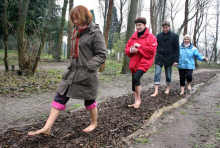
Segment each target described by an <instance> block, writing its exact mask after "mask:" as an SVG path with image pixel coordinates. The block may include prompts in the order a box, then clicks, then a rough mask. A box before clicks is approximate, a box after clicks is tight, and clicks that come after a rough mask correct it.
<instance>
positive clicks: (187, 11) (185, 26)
mask: <svg viewBox="0 0 220 148" xmlns="http://www.w3.org/2000/svg"><path fill="white" fill-rule="evenodd" d="M188 19H189V0H186V1H185V18H184V30H183V35H185V34H187V31H188Z"/></svg>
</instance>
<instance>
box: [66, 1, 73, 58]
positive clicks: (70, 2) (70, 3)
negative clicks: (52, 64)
mask: <svg viewBox="0 0 220 148" xmlns="http://www.w3.org/2000/svg"><path fill="white" fill-rule="evenodd" d="M73 3H74V1H73V0H69V12H70V10H71V8H73ZM71 37H72V25H71V22H70V20H69V21H68V39H67V58H69V57H70V48H71Z"/></svg>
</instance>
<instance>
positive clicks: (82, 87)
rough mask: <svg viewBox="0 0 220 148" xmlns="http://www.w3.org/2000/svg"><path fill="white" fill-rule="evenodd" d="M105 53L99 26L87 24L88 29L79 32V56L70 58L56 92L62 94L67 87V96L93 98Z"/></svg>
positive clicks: (95, 93)
mask: <svg viewBox="0 0 220 148" xmlns="http://www.w3.org/2000/svg"><path fill="white" fill-rule="evenodd" d="M106 53H107V50H106V46H105V41H104V37H103V35H102V33H101V31H100V29H99V26H98V25H95V24H93V23H91V24H89V26H88V29H87V30H86V31H84V32H82V33H81V34H80V38H79V57H78V58H77V59H71V60H70V64H69V66H68V67H67V71H66V72H65V73H64V74H63V78H62V81H61V82H60V84H59V86H58V89H57V92H58V93H59V94H61V95H63V94H64V93H65V92H66V91H67V88H68V91H67V97H70V98H74V99H84V100H91V99H94V100H95V99H96V97H97V89H98V77H97V70H98V68H99V67H100V66H101V64H103V63H104V61H105V59H106Z"/></svg>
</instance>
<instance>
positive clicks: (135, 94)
mask: <svg viewBox="0 0 220 148" xmlns="http://www.w3.org/2000/svg"><path fill="white" fill-rule="evenodd" d="M133 94H134V99H135V102H134V103H133V104H130V105H128V107H134V105H135V104H136V101H137V99H136V98H137V93H136V91H134V93H133Z"/></svg>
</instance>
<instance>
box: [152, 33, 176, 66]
mask: <svg viewBox="0 0 220 148" xmlns="http://www.w3.org/2000/svg"><path fill="white" fill-rule="evenodd" d="M157 43H158V46H157V53H156V57H155V64H157V65H164V66H171V65H172V64H173V63H174V62H177V63H178V60H179V36H178V35H177V34H175V33H173V32H170V31H169V32H168V33H167V34H165V33H163V32H162V33H159V34H158V35H157Z"/></svg>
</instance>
